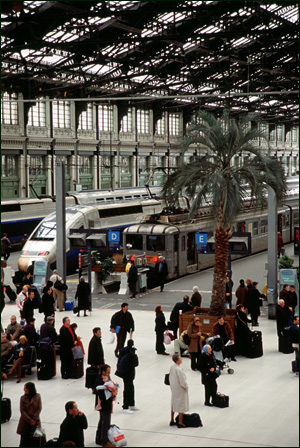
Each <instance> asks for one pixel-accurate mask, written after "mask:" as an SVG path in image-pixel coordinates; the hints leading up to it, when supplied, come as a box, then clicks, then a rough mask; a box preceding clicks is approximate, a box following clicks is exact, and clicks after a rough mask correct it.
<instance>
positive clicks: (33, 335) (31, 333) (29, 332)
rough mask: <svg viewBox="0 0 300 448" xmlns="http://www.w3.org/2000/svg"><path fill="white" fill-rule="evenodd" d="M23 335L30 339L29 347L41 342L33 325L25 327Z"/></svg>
mask: <svg viewBox="0 0 300 448" xmlns="http://www.w3.org/2000/svg"><path fill="white" fill-rule="evenodd" d="M22 334H23V335H24V336H26V338H27V339H28V344H29V345H35V344H36V343H37V341H39V340H40V337H39V335H38V334H37V332H36V329H35V327H34V326H33V325H31V324H26V325H25V327H24V328H23V331H22Z"/></svg>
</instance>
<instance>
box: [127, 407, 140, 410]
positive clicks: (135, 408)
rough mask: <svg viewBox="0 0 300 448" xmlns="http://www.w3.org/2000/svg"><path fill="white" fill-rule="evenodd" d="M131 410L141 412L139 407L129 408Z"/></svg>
mask: <svg viewBox="0 0 300 448" xmlns="http://www.w3.org/2000/svg"><path fill="white" fill-rule="evenodd" d="M129 409H130V410H131V411H139V410H140V408H138V407H137V406H129Z"/></svg>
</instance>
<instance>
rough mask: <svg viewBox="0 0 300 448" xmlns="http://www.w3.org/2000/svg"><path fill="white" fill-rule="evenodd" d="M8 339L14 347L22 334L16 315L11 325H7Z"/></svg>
mask: <svg viewBox="0 0 300 448" xmlns="http://www.w3.org/2000/svg"><path fill="white" fill-rule="evenodd" d="M5 332H6V335H7V339H8V340H9V341H10V342H11V344H12V345H16V344H17V343H18V342H19V337H20V336H21V334H22V327H21V325H20V324H19V323H18V322H17V318H16V316H15V315H12V316H11V318H10V324H9V325H7V328H6V330H5Z"/></svg>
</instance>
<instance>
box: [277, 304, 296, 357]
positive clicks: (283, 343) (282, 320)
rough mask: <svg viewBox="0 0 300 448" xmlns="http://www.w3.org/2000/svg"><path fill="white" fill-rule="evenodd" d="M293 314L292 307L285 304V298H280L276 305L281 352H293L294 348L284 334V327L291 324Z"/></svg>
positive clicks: (279, 348)
mask: <svg viewBox="0 0 300 448" xmlns="http://www.w3.org/2000/svg"><path fill="white" fill-rule="evenodd" d="M291 314H292V309H290V308H288V307H287V306H286V305H285V302H284V300H283V299H279V300H278V305H277V307H276V324H277V335H278V351H279V352H281V353H292V352H293V351H294V350H293V348H292V346H291V344H290V343H289V341H288V340H287V338H286V337H285V336H284V334H283V330H284V328H286V327H287V326H288V324H289V316H290V315H291Z"/></svg>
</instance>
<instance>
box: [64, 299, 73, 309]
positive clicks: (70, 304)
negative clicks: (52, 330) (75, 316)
mask: <svg viewBox="0 0 300 448" xmlns="http://www.w3.org/2000/svg"><path fill="white" fill-rule="evenodd" d="M73 308H74V302H73V301H72V302H71V301H66V302H65V311H72V309H73Z"/></svg>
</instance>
